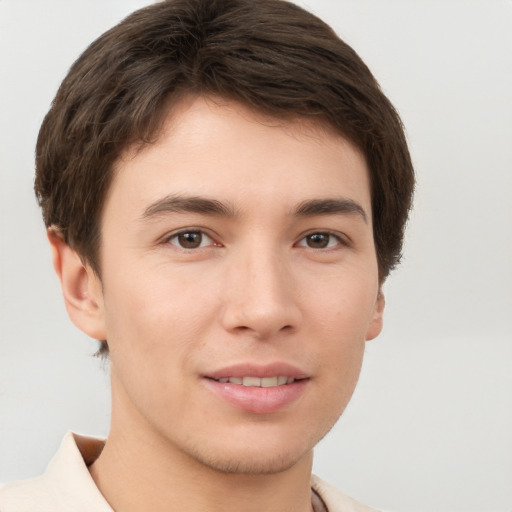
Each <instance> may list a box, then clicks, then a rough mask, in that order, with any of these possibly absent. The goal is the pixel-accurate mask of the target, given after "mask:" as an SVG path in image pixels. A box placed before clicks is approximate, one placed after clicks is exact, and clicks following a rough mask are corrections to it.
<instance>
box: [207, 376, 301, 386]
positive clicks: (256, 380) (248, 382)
mask: <svg viewBox="0 0 512 512" xmlns="http://www.w3.org/2000/svg"><path fill="white" fill-rule="evenodd" d="M217 380H218V382H221V383H222V384H225V383H226V382H230V383H231V384H239V385H240V384H241V385H243V386H247V387H259V388H271V387H275V386H283V385H285V384H291V383H292V382H295V379H294V378H293V377H286V376H284V375H280V376H278V377H262V378H260V377H251V376H247V377H242V378H239V377H222V378H221V379H217Z"/></svg>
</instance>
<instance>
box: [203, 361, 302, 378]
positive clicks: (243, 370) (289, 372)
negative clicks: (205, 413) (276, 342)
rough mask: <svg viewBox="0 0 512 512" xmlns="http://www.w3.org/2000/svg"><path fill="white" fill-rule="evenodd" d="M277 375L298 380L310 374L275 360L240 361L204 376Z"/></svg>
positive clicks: (262, 376)
mask: <svg viewBox="0 0 512 512" xmlns="http://www.w3.org/2000/svg"><path fill="white" fill-rule="evenodd" d="M248 376H250V377H260V378H264V377H276V376H286V377H292V378H294V379H296V380H298V379H305V378H308V377H309V374H308V373H306V372H305V371H303V370H301V369H299V368H297V367H296V366H293V365H291V364H289V363H283V362H275V363H270V364H254V363H239V364H234V365H231V366H226V367H224V368H220V369H218V370H214V371H211V372H208V373H205V375H204V377H207V378H210V379H216V380H218V379H222V378H226V377H228V378H229V377H239V378H242V377H248Z"/></svg>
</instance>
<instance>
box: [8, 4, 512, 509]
mask: <svg viewBox="0 0 512 512" xmlns="http://www.w3.org/2000/svg"><path fill="white" fill-rule="evenodd" d="M146 3H147V2H144V1H142V0H138V1H136V0H131V1H128V0H108V1H99V0H96V1H91V0H87V1H85V0H80V1H78V0H60V1H57V0H52V1H49V0H45V1H41V0H33V1H29V0H0V176H1V187H0V285H1V292H0V336H1V341H0V481H9V480H13V479H17V478H22V477H27V476H32V475H35V474H38V473H40V472H41V471H42V470H43V469H44V467H45V465H46V464H47V462H48V460H49V459H50V457H51V456H52V454H53V453H54V452H55V450H56V449H57V446H58V444H59V442H60V439H61V437H62V435H63V434H64V432H65V431H67V430H70V429H71V430H74V431H78V432H82V433H88V434H96V435H106V433H107V430H108V422H109V398H108V394H109V392H108V378H107V372H106V370H105V369H103V368H102V365H101V363H100V362H99V361H98V360H96V359H94V358H92V357H90V354H91V353H93V352H94V350H95V349H96V345H95V344H94V342H92V341H89V340H87V339H86V338H85V336H84V335H82V334H81V333H80V332H78V331H77V330H76V329H75V328H74V327H73V326H72V325H71V323H70V321H69V320H68V319H67V316H66V313H65V311H64V307H63V304H62V299H61V296H60V290H59V286H58V282H57V279H56V277H55V276H54V275H53V270H52V268H51V261H50V251H49V248H48V247H47V243H46V240H45V234H44V229H43V223H42V221H41V219H40V213H39V211H38V207H37V206H36V202H35V199H34V197H33V193H32V183H33V153H34V145H35V139H36V135H37V131H38V128H39V125H40V123H41V121H42V117H43V115H44V114H45V113H46V111H47V109H48V107H49V104H50V101H51V99H52V98H53V96H54V94H55V92H56V89H57V87H58V84H59V83H60V81H61V80H62V78H63V77H64V75H65V73H66V71H67V69H68V68H69V66H70V65H71V63H72V61H73V60H74V59H75V58H76V57H77V56H78V54H79V53H80V52H81V51H82V50H83V49H84V48H85V46H86V45H87V44H89V43H90V42H91V41H92V40H93V38H95V37H97V36H98V35H100V33H102V32H103V31H104V30H106V29H107V28H109V27H110V26H111V25H113V24H114V23H115V22H117V21H119V20H120V19H121V18H122V17H124V16H125V15H126V14H128V13H129V12H131V11H132V10H133V9H134V8H136V7H139V6H142V5H144V4H146ZM302 5H306V6H307V7H308V8H309V9H310V10H312V11H314V12H315V13H317V14H319V15H320V16H321V17H323V18H324V19H325V20H326V21H327V22H328V23H330V24H331V25H332V26H333V27H334V28H335V29H336V30H337V32H338V33H339V34H340V35H341V36H342V38H344V39H345V40H346V41H347V42H348V43H349V44H351V45H352V46H354V48H355V49H356V51H358V53H359V54H360V55H361V56H362V58H363V59H364V60H365V61H366V62H367V64H368V65H369V66H370V68H371V69H372V71H373V72H374V74H375V75H376V77H377V78H378V80H379V82H380V83H381V85H382V87H383V89H384V90H385V92H386V93H387V94H388V95H389V97H390V98H391V100H392V101H393V102H394V103H395V105H396V106H397V108H398V110H399V111H400V113H401V115H402V118H403V120H404V123H405V125H406V128H407V133H408V138H409V141H410V147H411V151H412V154H413V159H414V162H415V166H416V170H417V174H418V188H417V194H416V206H415V210H414V212H413V215H412V219H411V222H410V225H409V231H408V236H407V244H406V253H405V259H404V262H403V264H402V266H401V268H400V269H399V270H398V271H396V272H395V274H394V275H392V277H391V279H390V280H389V282H388V283H387V284H386V287H385V291H386V296H387V312H386V325H385V330H384V332H383V334H382V335H381V336H380V338H378V339H377V340H374V341H372V342H370V343H369V344H368V347H367V354H366V360H365V364H364V368H363V372H362V375H361V379H360V382H359V385H358V388H357V390H356V393H355V395H354V399H353V401H352V402H351V404H350V405H349V407H348V409H347V411H346V413H345V414H344V416H343V418H342V419H341V420H340V422H339V423H338V425H337V426H336V427H335V429H334V431H333V432H332V433H331V434H330V435H329V436H328V437H327V438H326V440H324V441H323V442H322V443H321V444H320V445H319V447H318V449H317V454H316V464H315V471H316V472H317V473H318V474H319V475H320V476H323V477H325V478H326V479H327V480H329V481H331V482H332V483H334V484H335V485H336V486H337V487H339V488H340V489H342V490H344V491H345V492H347V493H349V494H352V495H354V496H355V497H357V498H358V499H360V500H361V501H363V502H367V503H368V504H370V505H373V506H376V507H381V508H384V509H388V510H393V511H396V512H402V511H403V512H405V511H411V512H415V511H428V512H430V511H447V512H471V511H475V512H495V511H496V512H501V511H504V512H505V511H507V512H510V511H511V510H512V339H511V334H510V332H511V330H510V322H511V320H512V228H511V225H512V222H511V221H512V206H511V205H512V149H511V148H512V143H511V136H512V2H510V1H507V0H480V1H477V0H473V1H471V0H445V1H441V0H414V1H413V0H358V1H357V0H336V1H335V0H332V1H329V0H308V1H307V2H302Z"/></svg>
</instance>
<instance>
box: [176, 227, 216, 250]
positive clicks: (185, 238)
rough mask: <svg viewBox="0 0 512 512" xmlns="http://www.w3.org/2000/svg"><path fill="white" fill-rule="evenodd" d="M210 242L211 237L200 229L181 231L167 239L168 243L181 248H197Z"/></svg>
mask: <svg viewBox="0 0 512 512" xmlns="http://www.w3.org/2000/svg"><path fill="white" fill-rule="evenodd" d="M212 242H213V241H212V239H211V238H210V237H209V236H208V235H206V234H204V233H203V232H201V231H182V232H181V233H177V234H175V235H173V236H172V237H171V238H170V239H169V243H171V244H172V245H176V246H178V247H180V248H182V249H199V248H200V247H205V246H207V245H210V244H212Z"/></svg>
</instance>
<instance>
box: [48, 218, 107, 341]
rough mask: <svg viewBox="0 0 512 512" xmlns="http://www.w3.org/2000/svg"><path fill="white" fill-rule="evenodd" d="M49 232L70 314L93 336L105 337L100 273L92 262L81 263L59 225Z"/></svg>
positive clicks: (70, 316) (81, 328)
mask: <svg viewBox="0 0 512 512" xmlns="http://www.w3.org/2000/svg"><path fill="white" fill-rule="evenodd" d="M46 234H47V236H48V240H49V241H50V246H51V249H52V256H53V267H54V268H55V272H56V273H57V276H58V277H59V280H60V284H61V288H62V295H63V296H64V303H65V305H66V310H67V312H68V315H69V318H70V319H71V321H72V322H73V323H74V324H75V325H76V326H77V327H78V328H79V329H80V330H81V331H83V332H84V333H85V334H87V335H88V336H90V337H91V338H95V339H97V340H105V339H106V330H105V322H104V309H103V292H102V287H101V281H100V279H99V277H98V276H97V275H96V274H95V273H94V272H93V270H92V269H91V267H90V266H89V265H86V264H83V263H82V260H81V259H80V257H79V256H78V254H77V253H76V251H75V250H73V249H72V248H71V247H70V246H69V245H68V244H67V243H66V242H65V241H64V239H63V238H62V235H61V234H60V233H59V231H58V230H57V229H55V228H53V227H50V228H48V229H47V231H46Z"/></svg>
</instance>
